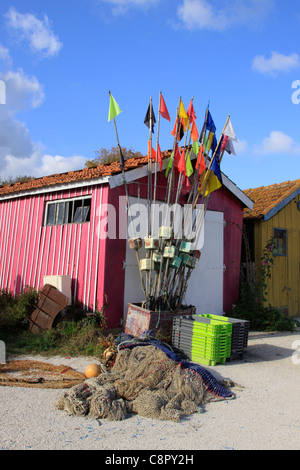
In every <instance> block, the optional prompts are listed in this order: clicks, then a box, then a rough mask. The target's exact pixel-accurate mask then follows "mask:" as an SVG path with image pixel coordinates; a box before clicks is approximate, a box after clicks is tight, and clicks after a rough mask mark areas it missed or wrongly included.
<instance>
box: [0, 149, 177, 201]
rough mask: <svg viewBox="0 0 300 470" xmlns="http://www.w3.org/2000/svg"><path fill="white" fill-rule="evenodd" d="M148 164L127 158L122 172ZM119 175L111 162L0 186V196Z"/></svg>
mask: <svg viewBox="0 0 300 470" xmlns="http://www.w3.org/2000/svg"><path fill="white" fill-rule="evenodd" d="M170 155H171V151H170V150H167V151H165V152H162V157H163V159H164V158H168V157H170ZM147 162H148V158H147V157H137V158H129V159H128V160H126V161H125V166H124V170H125V171H128V170H132V169H134V168H138V167H141V166H144V165H146V164H147ZM118 173H121V170H120V167H119V162H113V163H109V164H105V165H99V166H97V167H95V168H83V169H82V170H77V171H69V172H67V173H58V174H55V175H50V176H44V177H42V178H35V179H32V180H29V181H26V182H23V183H14V184H8V185H5V186H2V187H1V186H0V196H2V195H5V194H11V193H17V192H23V191H30V190H32V189H39V188H45V187H49V186H54V185H57V184H67V183H72V182H75V181H77V182H78V181H84V180H91V179H95V178H100V177H103V176H111V175H115V174H118Z"/></svg>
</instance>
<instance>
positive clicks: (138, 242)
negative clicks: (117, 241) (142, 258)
mask: <svg viewBox="0 0 300 470" xmlns="http://www.w3.org/2000/svg"><path fill="white" fill-rule="evenodd" d="M128 245H129V248H130V249H131V250H138V249H139V248H141V247H142V245H143V241H142V239H141V238H129V240H128Z"/></svg>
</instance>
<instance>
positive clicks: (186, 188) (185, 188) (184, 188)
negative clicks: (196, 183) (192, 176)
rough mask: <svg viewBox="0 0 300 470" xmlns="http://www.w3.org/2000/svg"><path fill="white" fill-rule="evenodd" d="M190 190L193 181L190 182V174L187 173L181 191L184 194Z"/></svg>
mask: <svg viewBox="0 0 300 470" xmlns="http://www.w3.org/2000/svg"><path fill="white" fill-rule="evenodd" d="M190 190H191V183H190V180H189V178H188V176H187V175H186V176H185V178H184V181H183V184H182V190H181V192H182V194H187V193H189V192H190Z"/></svg>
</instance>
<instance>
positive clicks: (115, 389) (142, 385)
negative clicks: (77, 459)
mask: <svg viewBox="0 0 300 470" xmlns="http://www.w3.org/2000/svg"><path fill="white" fill-rule="evenodd" d="M212 398H213V399H214V400H215V399H216V397H215V396H212V395H211V393H210V392H208V390H207V389H206V387H205V385H204V383H203V381H202V380H201V377H200V376H199V375H198V374H195V373H194V372H193V371H191V370H188V369H183V368H182V367H181V365H180V363H177V362H176V361H173V360H172V359H171V358H169V357H168V355H167V354H166V353H165V352H164V351H162V350H161V349H159V348H157V347H155V346H152V345H149V346H137V347H135V348H133V349H122V350H120V351H119V352H118V354H117V356H116V362H115V364H114V366H113V367H112V369H111V370H110V371H108V372H104V373H102V374H100V375H99V376H98V377H96V378H92V379H87V380H85V382H84V383H82V384H80V385H76V386H74V387H72V388H71V389H70V390H68V391H66V392H65V393H64V395H63V396H62V397H61V398H60V400H59V402H58V403H57V407H58V409H60V410H65V411H67V412H68V413H69V414H71V415H77V416H89V417H91V418H95V419H98V418H107V419H110V420H123V419H125V418H126V416H127V415H128V413H137V414H139V415H141V416H144V417H149V418H155V419H162V420H171V421H175V422H178V421H179V420H180V419H181V418H182V417H183V416H185V415H189V414H191V413H195V412H196V411H198V410H199V405H200V404H202V403H204V402H207V401H209V400H210V399H212Z"/></svg>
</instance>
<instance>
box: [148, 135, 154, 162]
mask: <svg viewBox="0 0 300 470" xmlns="http://www.w3.org/2000/svg"><path fill="white" fill-rule="evenodd" d="M150 154H151V155H150ZM150 156H151V157H152V161H153V162H155V158H156V152H155V150H154V148H153V147H152V152H151V142H150V140H148V160H149V158H150Z"/></svg>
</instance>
